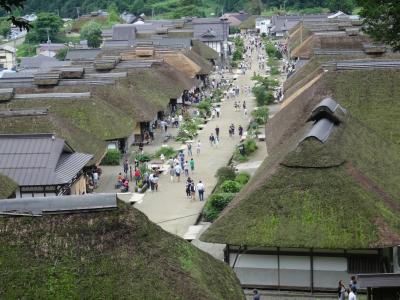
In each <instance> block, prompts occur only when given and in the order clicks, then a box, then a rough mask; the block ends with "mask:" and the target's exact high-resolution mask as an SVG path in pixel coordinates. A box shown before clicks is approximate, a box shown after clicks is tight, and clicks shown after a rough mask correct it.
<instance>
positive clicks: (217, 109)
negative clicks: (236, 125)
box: [215, 106, 221, 118]
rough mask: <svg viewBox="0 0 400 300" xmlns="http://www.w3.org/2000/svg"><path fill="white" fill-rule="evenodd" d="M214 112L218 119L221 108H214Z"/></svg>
mask: <svg viewBox="0 0 400 300" xmlns="http://www.w3.org/2000/svg"><path fill="white" fill-rule="evenodd" d="M215 111H216V112H217V118H219V116H220V115H221V108H220V107H219V106H217V107H216V108H215Z"/></svg>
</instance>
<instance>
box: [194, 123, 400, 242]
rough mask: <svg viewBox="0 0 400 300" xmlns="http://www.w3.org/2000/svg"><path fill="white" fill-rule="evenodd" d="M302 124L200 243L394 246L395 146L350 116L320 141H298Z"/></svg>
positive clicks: (398, 221)
mask: <svg viewBox="0 0 400 300" xmlns="http://www.w3.org/2000/svg"><path fill="white" fill-rule="evenodd" d="M305 127H307V126H305ZM305 127H301V128H299V130H298V131H296V133H294V134H293V135H292V136H291V138H290V139H289V140H288V141H287V142H286V143H284V144H283V145H282V146H281V147H284V148H283V149H281V151H282V152H283V153H287V154H286V155H285V154H283V155H282V154H273V155H272V156H271V157H270V158H269V159H267V160H266V161H265V162H264V164H263V165H262V167H261V168H260V170H258V172H257V174H256V175H255V176H254V179H253V180H252V181H251V182H250V183H249V185H248V186H247V187H246V188H245V189H244V190H243V192H241V194H240V195H239V196H238V197H237V199H235V200H234V201H233V203H232V205H231V206H230V207H228V209H227V210H226V211H224V213H223V214H222V216H221V217H220V218H219V219H217V221H216V222H215V223H214V224H213V225H212V226H211V227H210V229H209V230H208V231H206V233H205V234H203V236H202V240H204V241H209V242H217V243H226V244H234V245H248V246H263V247H305V248H328V249H332V248H333V249H335V248H339V249H351V248H379V247H385V246H393V245H397V244H398V243H400V217H399V213H400V201H399V200H398V199H400V190H399V189H398V182H399V180H400V171H399V168H398V167H399V166H400V157H399V156H398V155H397V150H398V148H397V146H395V145H394V144H392V143H390V142H387V141H386V140H385V139H383V138H382V137H381V136H380V135H379V134H378V133H376V132H374V131H373V130H371V129H369V128H368V127H366V126H365V125H364V124H362V123H361V122H359V121H357V120H356V119H353V118H352V117H351V116H349V117H348V118H347V120H346V121H345V122H344V123H342V124H341V125H339V126H338V127H337V128H335V129H334V131H333V133H331V136H330V137H329V139H328V141H327V142H326V143H325V144H321V143H320V142H319V141H316V140H313V139H310V140H305V141H304V142H302V143H301V144H298V142H299V140H300V138H301V137H302V136H303V135H304V132H305V130H304V129H305ZM289 149H290V150H289ZM282 156H283V157H282Z"/></svg>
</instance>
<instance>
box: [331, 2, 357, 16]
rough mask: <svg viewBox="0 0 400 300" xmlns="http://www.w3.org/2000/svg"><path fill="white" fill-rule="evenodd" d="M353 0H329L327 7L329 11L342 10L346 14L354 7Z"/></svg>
mask: <svg viewBox="0 0 400 300" xmlns="http://www.w3.org/2000/svg"><path fill="white" fill-rule="evenodd" d="M354 6H355V5H354V2H353V0H329V2H328V8H329V10H330V11H331V12H337V11H339V10H340V11H342V12H344V13H346V14H351V13H352V11H353V9H354Z"/></svg>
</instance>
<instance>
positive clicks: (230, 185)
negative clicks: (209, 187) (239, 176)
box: [221, 180, 242, 193]
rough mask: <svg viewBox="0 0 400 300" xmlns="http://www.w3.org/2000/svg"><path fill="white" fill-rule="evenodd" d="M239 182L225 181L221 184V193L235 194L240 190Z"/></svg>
mask: <svg viewBox="0 0 400 300" xmlns="http://www.w3.org/2000/svg"><path fill="white" fill-rule="evenodd" d="M241 187H242V186H241V185H240V183H239V182H237V181H234V180H226V181H224V182H223V183H222V184H221V191H222V192H224V193H237V192H239V191H240V189H241Z"/></svg>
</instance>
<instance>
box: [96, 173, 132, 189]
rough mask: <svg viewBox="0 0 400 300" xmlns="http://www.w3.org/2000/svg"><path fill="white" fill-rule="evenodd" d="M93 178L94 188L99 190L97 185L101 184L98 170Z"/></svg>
mask: <svg viewBox="0 0 400 300" xmlns="http://www.w3.org/2000/svg"><path fill="white" fill-rule="evenodd" d="M125 173H126V172H125ZM92 178H93V188H95V189H97V185H98V183H99V173H97V171H96V170H94V171H93V174H92Z"/></svg>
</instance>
